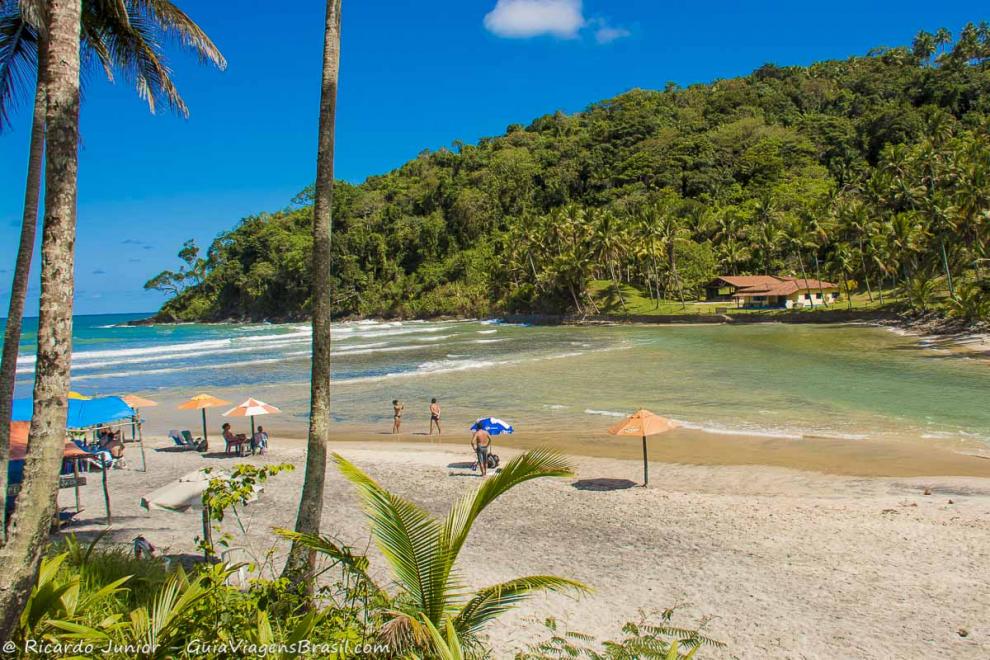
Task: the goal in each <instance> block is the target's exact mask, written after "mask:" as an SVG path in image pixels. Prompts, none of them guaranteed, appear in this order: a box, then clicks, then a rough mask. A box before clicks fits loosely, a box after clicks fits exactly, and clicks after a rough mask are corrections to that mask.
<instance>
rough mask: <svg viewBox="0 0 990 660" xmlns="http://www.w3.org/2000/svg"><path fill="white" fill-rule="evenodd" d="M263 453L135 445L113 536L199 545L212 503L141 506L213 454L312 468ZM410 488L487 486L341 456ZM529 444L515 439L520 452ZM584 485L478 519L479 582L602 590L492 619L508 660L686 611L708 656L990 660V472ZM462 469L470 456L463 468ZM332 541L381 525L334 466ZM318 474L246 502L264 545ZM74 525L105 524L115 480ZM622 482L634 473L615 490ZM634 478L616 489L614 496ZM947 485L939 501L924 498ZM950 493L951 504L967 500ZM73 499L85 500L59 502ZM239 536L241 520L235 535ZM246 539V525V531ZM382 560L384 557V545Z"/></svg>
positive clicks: (399, 453)
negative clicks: (710, 642)
mask: <svg viewBox="0 0 990 660" xmlns="http://www.w3.org/2000/svg"><path fill="white" fill-rule="evenodd" d="M273 445H274V447H273V451H272V452H271V453H270V454H269V455H268V456H264V457H253V458H247V459H232V458H231V459H223V458H204V457H201V456H200V455H199V454H196V453H193V452H183V453H174V452H159V451H155V450H154V449H153V448H154V447H159V448H160V447H165V446H166V441H165V440H161V439H159V440H154V441H150V442H148V447H149V451H148V452H147V454H148V471H147V473H143V472H140V471H138V470H137V469H136V468H137V466H139V465H140V460H139V458H138V456H137V452H136V447H134V446H133V445H132V446H130V447H129V448H128V458H129V463H130V469H123V470H113V471H112V472H111V473H110V475H109V476H110V488H111V497H112V503H113V513H114V525H113V530H112V533H111V537H112V539H113V540H114V541H118V542H124V543H126V542H129V541H130V540H131V539H132V538H133V537H134V536H135V535H137V534H139V533H140V534H144V535H145V536H147V538H148V539H150V540H151V541H152V543H154V544H155V545H157V546H159V548H163V549H167V551H168V552H171V553H191V552H194V551H195V550H194V541H193V538H194V536H195V535H196V534H197V533H198V530H199V524H200V519H199V516H198V515H196V514H192V513H190V514H184V515H183V514H174V513H168V512H163V511H155V512H151V513H148V512H146V511H144V510H143V509H141V508H140V506H139V498H140V497H141V496H142V495H144V494H147V493H149V492H150V491H152V490H154V489H155V488H157V487H159V486H161V485H164V484H165V483H167V482H169V481H171V480H173V479H175V478H177V477H179V476H181V475H182V474H185V473H187V472H189V471H191V470H194V469H197V468H199V467H202V466H204V465H212V466H217V467H223V466H228V467H229V466H231V465H233V464H234V463H235V462H236V461H237V460H245V461H253V462H262V461H269V462H284V461H285V462H291V463H294V464H296V465H297V466H300V467H301V465H302V462H303V460H304V448H303V445H302V443H299V442H298V441H280V440H278V439H275V440H274V441H273ZM332 449H333V450H334V451H339V452H340V453H342V454H343V455H345V456H346V457H347V458H349V459H351V460H353V461H355V462H356V463H357V464H358V465H359V466H361V467H362V468H364V469H366V470H368V471H369V472H370V473H371V474H372V475H373V476H374V477H375V478H376V479H378V480H379V481H380V482H381V483H383V484H385V485H386V486H387V487H389V488H391V489H393V490H395V491H396V492H398V493H400V494H402V495H404V496H406V497H408V498H410V499H412V500H414V501H415V502H417V503H419V504H421V505H423V506H425V507H426V508H427V509H429V510H430V511H433V512H435V513H437V514H441V513H442V512H444V511H445V510H446V508H447V507H448V506H449V504H450V503H451V502H452V501H453V500H454V499H455V498H456V497H457V496H458V494H460V493H462V492H464V491H466V490H467V489H469V488H473V487H475V486H476V485H477V484H478V483H479V481H480V480H479V478H478V477H476V476H474V474H473V473H472V471H471V470H470V469H466V468H464V467H460V466H459V465H458V464H466V462H467V461H469V460H470V455H469V452H468V451H466V449H465V447H462V446H460V445H425V444H412V443H404V444H395V443H389V444H386V443H378V442H371V441H369V442H364V443H355V442H346V443H335V444H334V446H333V447H332ZM515 452H516V450H512V449H508V448H504V447H503V448H502V449H500V450H499V453H500V454H501V455H502V457H503V460H504V459H507V458H509V457H510V456H511V455H513V454H514V453H515ZM573 463H574V465H575V467H576V470H577V477H576V478H574V479H554V480H551V479H544V480H538V481H536V482H533V483H529V484H526V485H523V486H522V487H519V488H518V489H516V490H515V491H513V492H511V493H509V494H508V495H507V496H506V497H504V498H503V499H501V500H500V501H498V502H497V503H496V504H495V505H494V506H493V507H491V508H490V509H489V510H488V511H487V512H486V513H485V515H484V516H483V517H482V519H481V520H480V522H479V524H478V525H477V526H476V527H475V529H474V532H473V535H472V537H471V538H470V539H469V542H468V544H467V546H466V548H465V549H464V551H463V553H462V556H461V561H460V568H461V570H462V571H463V573H464V575H465V577H466V578H467V580H468V582H469V583H470V584H471V585H472V586H483V585H484V584H487V583H490V582H494V581H498V580H503V579H506V578H509V577H512V576H517V575H523V574H533V573H554V574H559V575H563V576H568V577H573V578H577V579H580V580H583V581H584V582H586V583H587V584H588V585H590V586H591V587H593V588H594V593H593V594H592V595H590V596H586V597H583V598H581V599H580V600H574V599H572V598H568V597H565V596H559V595H554V596H547V597H544V596H539V597H537V598H534V599H533V600H532V601H530V602H529V603H527V604H526V605H525V606H523V607H521V608H520V609H518V610H517V611H515V612H512V613H510V614H509V615H508V616H506V617H505V618H503V619H502V620H501V622H500V623H498V624H496V625H495V626H493V627H492V629H491V638H492V642H493V643H494V644H495V648H496V650H497V653H498V657H511V656H512V653H513V651H514V650H515V649H518V648H520V647H521V646H524V645H525V644H526V643H528V642H531V641H533V640H534V639H537V638H539V637H540V635H541V633H542V631H541V629H540V626H539V624H538V623H537V622H538V621H541V620H542V619H543V618H545V617H547V616H554V617H556V618H558V619H559V620H560V621H563V622H567V624H569V626H570V627H571V628H572V629H575V630H580V631H582V632H587V633H591V634H594V635H596V636H598V637H600V638H602V639H607V638H609V637H610V636H617V635H618V634H619V628H620V627H621V625H622V624H623V623H624V622H626V621H629V620H635V619H637V618H638V616H639V614H638V613H639V612H640V611H641V610H647V611H649V610H653V611H656V610H662V609H664V608H666V607H670V606H673V605H678V606H679V610H678V611H679V614H678V616H677V619H676V621H677V623H679V624H681V625H686V626H696V625H698V624H699V623H703V624H704V630H705V631H706V632H707V633H708V634H710V635H711V636H714V637H716V638H718V639H721V640H723V641H725V642H726V643H727V644H728V648H727V649H726V650H724V651H712V650H708V651H707V652H706V653H705V654H704V657H737V658H765V657H774V658H824V657H843V658H892V657H896V658H926V657H933V656H936V655H937V656H943V657H952V658H986V657H988V656H990V624H988V618H987V613H988V612H990V584H988V582H987V580H986V570H987V569H986V567H987V566H988V564H990V479H986V478H979V477H912V478H876V477H871V478H859V477H848V476H832V475H824V474H819V473H813V472H804V471H797V470H790V469H785V468H777V467H763V466H689V465H676V464H662V463H654V464H652V465H651V475H652V478H653V479H654V480H655V481H654V483H653V485H652V487H651V488H650V489H642V488H638V487H628V486H630V484H631V483H632V481H638V480H639V479H640V477H641V474H642V473H641V463H639V462H637V461H635V460H624V459H615V458H593V457H575V458H574V459H573ZM452 466H453V467H452ZM328 475H329V478H328V482H327V491H326V508H325V511H324V532H325V533H330V534H333V535H335V536H337V537H338V538H340V539H341V540H343V541H344V542H347V543H350V544H351V545H353V546H356V547H359V548H364V547H366V546H367V545H368V543H369V535H368V531H367V527H366V525H365V521H364V519H363V515H362V513H361V511H360V510H359V508H358V506H357V503H356V499H355V497H354V495H353V491H352V488H351V486H350V485H349V484H348V483H346V482H345V481H344V480H343V479H342V478H341V477H340V476H339V475H338V474H337V472H336V470H335V468H333V467H332V466H331V467H329V468H328ZM302 476H303V475H302V470H301V469H297V470H296V471H294V472H291V473H286V474H281V475H278V476H277V477H275V478H274V479H273V480H272V481H270V482H269V483H268V485H267V486H266V488H265V492H264V493H263V494H262V496H261V498H260V500H259V501H258V502H257V503H255V504H252V505H250V506H248V507H247V508H246V509H245V510H244V512H243V519H244V521H245V522H246V523H247V531H248V537H247V538H246V539H245V538H243V536H242V535H240V533H239V532H236V533H235V534H236V536H237V537H238V538H237V540H236V541H235V543H234V544H235V545H242V546H245V547H247V548H249V549H250V550H251V551H252V552H254V553H256V554H257V555H259V556H260V555H263V554H264V552H265V551H266V550H267V549H269V548H270V547H271V545H272V544H273V542H274V541H273V537H272V535H271V534H270V529H271V528H272V527H273V526H287V527H291V525H292V524H293V521H294V516H295V509H296V505H297V502H298V494H299V491H300V487H301V481H302ZM92 477H93V478H91V480H90V484H89V485H87V486H85V487H84V488H83V489H82V490H83V493H82V495H83V505H84V508H85V510H84V511H83V513H81V514H80V515H79V517H78V523H77V524H74V525H73V526H72V527H70V528H69V529H70V530H73V531H76V532H77V533H80V534H88V533H92V532H95V531H98V530H100V529H102V516H103V503H102V494H101V492H100V489H99V485H98V484H99V477H98V473H93V474H92ZM601 480H617V481H611V482H610V481H601ZM615 486H619V487H620V488H619V489H615V490H600V489H599V488H603V487H605V488H609V487H615ZM926 488H929V489H930V491H931V495H924V490H925V489H926ZM950 500H951V502H950ZM60 503H61V504H62V505H63V506H69V505H71V504H72V491H71V490H63V491H61V494H60ZM228 527H229V526H228ZM230 530H231V531H234V530H233V528H232V527H231V528H230ZM371 556H372V558H373V565H374V567H375V569H376V570H378V571H380V570H381V569H382V562H381V559H380V557H376V554H375V551H374V550H372V551H371Z"/></svg>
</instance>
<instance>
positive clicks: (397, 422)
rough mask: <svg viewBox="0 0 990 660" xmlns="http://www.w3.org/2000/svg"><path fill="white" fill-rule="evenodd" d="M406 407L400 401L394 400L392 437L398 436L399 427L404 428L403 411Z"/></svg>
mask: <svg viewBox="0 0 990 660" xmlns="http://www.w3.org/2000/svg"><path fill="white" fill-rule="evenodd" d="M405 409H406V407H405V406H404V405H402V402H401V401H399V400H398V399H392V435H398V433H399V427H400V426H402V411H403V410H405Z"/></svg>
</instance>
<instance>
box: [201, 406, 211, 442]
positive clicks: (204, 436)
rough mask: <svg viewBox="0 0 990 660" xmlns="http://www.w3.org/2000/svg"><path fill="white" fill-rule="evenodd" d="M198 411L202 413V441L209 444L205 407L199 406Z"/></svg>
mask: <svg viewBox="0 0 990 660" xmlns="http://www.w3.org/2000/svg"><path fill="white" fill-rule="evenodd" d="M200 412H202V413H203V442H205V443H206V444H209V442H210V439H209V438H208V437H207V435H206V408H200Z"/></svg>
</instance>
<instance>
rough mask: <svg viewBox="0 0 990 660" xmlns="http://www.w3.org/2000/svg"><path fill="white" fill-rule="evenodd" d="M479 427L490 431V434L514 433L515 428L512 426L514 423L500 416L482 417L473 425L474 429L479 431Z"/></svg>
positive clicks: (472, 428)
mask: <svg viewBox="0 0 990 660" xmlns="http://www.w3.org/2000/svg"><path fill="white" fill-rule="evenodd" d="M478 429H484V430H486V431H488V433H489V434H490V435H502V434H503V433H512V432H513V430H514V429H513V428H512V424H509V423H508V422H507V421H505V420H504V419H499V418H498V417H482V418H481V419H479V420H478V421H476V422H475V423H474V424H472V425H471V430H472V431H477V430H478Z"/></svg>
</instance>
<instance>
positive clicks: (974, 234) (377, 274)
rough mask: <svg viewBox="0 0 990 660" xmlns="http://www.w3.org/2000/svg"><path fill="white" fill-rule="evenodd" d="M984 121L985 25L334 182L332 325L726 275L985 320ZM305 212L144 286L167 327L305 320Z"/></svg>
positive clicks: (657, 288)
mask: <svg viewBox="0 0 990 660" xmlns="http://www.w3.org/2000/svg"><path fill="white" fill-rule="evenodd" d="M988 117H990V30H988V29H987V27H986V25H985V24H982V25H980V26H974V25H969V26H966V28H965V29H964V30H963V31H962V33H961V34H960V35H959V38H958V39H957V40H955V41H954V42H949V41H948V40H947V39H946V38H945V34H944V33H940V34H938V35H929V34H926V33H921V34H919V35H918V37H917V38H916V40H915V42H914V44H912V46H910V47H902V48H892V49H883V50H879V51H877V52H874V53H871V54H870V55H868V56H865V57H854V58H851V59H848V60H845V61H830V62H821V63H818V64H814V65H812V66H810V67H778V66H774V65H766V66H763V67H761V68H760V69H758V70H757V71H754V72H753V73H752V74H750V75H748V76H746V77H742V78H735V79H731V80H719V81H716V82H713V83H711V84H699V85H693V86H691V87H688V88H686V89H685V88H679V87H676V86H673V85H671V86H668V88H666V89H664V90H662V91H652V90H638V89H637V90H632V91H630V92H628V93H625V94H623V95H621V96H618V97H616V98H614V99H609V100H607V101H602V102H600V103H596V104H594V105H591V106H589V107H588V108H587V109H586V110H585V111H584V112H580V113H576V114H573V115H567V114H563V113H556V114H551V115H546V116H544V117H540V118H538V119H536V120H534V121H533V122H532V123H530V124H529V125H528V126H523V125H513V126H509V127H508V128H507V129H506V132H505V134H504V135H502V136H499V137H494V138H486V139H483V140H481V141H480V142H479V143H478V144H477V145H466V144H461V143H455V144H454V145H453V146H452V147H451V148H449V149H441V150H439V151H435V152H423V153H422V154H420V155H419V157H417V158H416V159H415V160H412V161H410V162H408V163H406V164H405V165H403V166H402V167H400V168H399V169H397V170H395V171H392V172H389V173H388V174H385V175H382V176H376V177H371V178H369V179H368V180H367V181H365V182H364V183H362V184H361V185H357V186H355V185H349V184H346V183H338V185H337V186H336V192H335V200H334V238H333V249H334V255H335V267H334V269H333V273H332V276H333V281H334V291H335V296H334V303H335V309H336V312H337V314H338V315H340V316H346V315H364V316H371V315H374V316H403V317H413V316H419V317H425V316H434V315H443V314H459V315H475V316H476V315H485V314H492V313H498V312H505V311H544V312H561V311H577V312H592V311H595V309H596V307H597V302H596V299H597V296H592V295H591V293H590V287H591V284H592V282H594V281H595V280H607V281H609V282H614V283H621V284H622V285H623V286H630V287H634V289H635V290H636V291H637V292H638V295H640V296H645V297H646V298H647V299H649V300H654V299H655V300H660V299H666V300H673V299H680V298H681V297H682V296H683V297H685V298H687V299H691V298H693V297H696V296H697V295H699V294H700V293H701V285H703V284H704V283H705V282H706V281H707V280H709V279H710V278H711V277H712V276H714V275H715V274H717V273H733V274H742V273H781V274H791V275H798V276H806V277H816V276H820V277H821V278H822V279H831V280H832V281H836V282H840V283H841V285H842V287H843V289H844V290H845V289H846V288H847V287H848V289H849V290H850V291H851V292H856V291H859V292H862V294H865V295H866V296H868V297H873V296H874V292H875V291H876V290H877V289H886V290H890V289H895V290H898V291H901V292H902V293H903V295H904V297H905V298H906V299H907V300H908V301H909V302H911V303H912V304H913V305H915V306H916V307H919V308H927V307H929V306H931V305H933V304H948V305H950V307H951V308H952V310H953V311H955V313H958V314H961V315H967V316H979V315H981V314H985V312H986V308H987V306H988V305H987V298H988V296H987V292H986V290H985V289H987V288H990V286H987V287H985V286H984V285H985V282H984V280H983V270H982V269H983V266H984V265H985V263H986V261H985V260H986V259H987V258H988V254H987V241H988V238H990V175H988V172H990V138H988V135H990V120H988ZM310 216H311V207H310V206H309V198H308V195H307V194H306V193H303V194H302V195H300V196H299V197H298V198H297V199H296V200H294V203H293V204H292V205H291V206H290V207H289V208H287V209H285V210H282V211H278V212H274V213H262V214H259V215H256V216H251V217H248V218H245V219H244V220H243V221H242V222H241V223H240V224H239V225H238V226H237V227H236V228H234V229H232V230H231V231H229V232H226V233H224V234H222V235H220V236H219V237H218V238H217V239H216V240H215V241H214V242H213V244H212V245H210V246H209V248H208V249H207V250H206V251H205V253H201V252H200V251H199V249H198V247H197V246H195V245H193V244H187V245H186V246H185V248H184V250H183V252H182V253H180V257H182V263H183V265H182V267H181V268H180V269H179V270H177V271H174V272H172V271H167V272H165V273H162V274H160V275H158V276H156V277H155V278H154V279H152V280H151V281H149V283H148V285H147V286H148V288H159V289H162V290H167V291H169V292H170V293H171V294H172V297H171V299H170V300H169V301H168V302H167V303H166V304H165V305H164V307H163V308H162V311H161V313H160V317H161V318H166V319H178V320H194V319H203V320H219V319H227V318H244V319H255V320H258V319H265V318H268V319H288V318H302V317H305V316H306V310H307V307H308V304H309V303H308V297H309V292H308V291H309V289H308V286H307V282H308V281H309V249H310V237H309V225H310ZM950 278H951V289H952V295H951V296H949V295H948V290H949V287H950ZM938 301H948V302H938Z"/></svg>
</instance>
